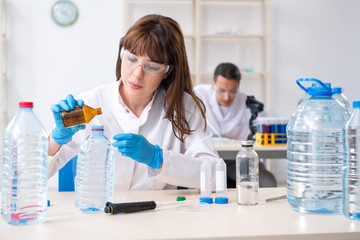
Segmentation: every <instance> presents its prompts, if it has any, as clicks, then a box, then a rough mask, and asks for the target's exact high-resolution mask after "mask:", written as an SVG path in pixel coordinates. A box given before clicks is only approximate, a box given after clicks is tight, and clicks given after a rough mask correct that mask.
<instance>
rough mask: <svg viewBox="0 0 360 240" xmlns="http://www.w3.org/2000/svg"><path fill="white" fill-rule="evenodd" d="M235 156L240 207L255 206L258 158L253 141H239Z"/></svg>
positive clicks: (257, 183)
mask: <svg viewBox="0 0 360 240" xmlns="http://www.w3.org/2000/svg"><path fill="white" fill-rule="evenodd" d="M240 143H241V150H240V151H239V152H238V154H237V155H236V192H237V203H238V204H240V205H256V204H258V202H259V194H258V190H259V157H258V155H257V154H256V152H255V151H254V149H253V145H254V141H252V140H247V141H241V142H240Z"/></svg>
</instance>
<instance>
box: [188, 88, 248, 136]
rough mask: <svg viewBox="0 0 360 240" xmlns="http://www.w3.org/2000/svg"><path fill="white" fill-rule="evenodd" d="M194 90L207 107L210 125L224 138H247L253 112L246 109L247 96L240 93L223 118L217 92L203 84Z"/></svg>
mask: <svg viewBox="0 0 360 240" xmlns="http://www.w3.org/2000/svg"><path fill="white" fill-rule="evenodd" d="M194 89H195V92H196V95H197V96H198V97H199V98H200V99H201V100H202V101H203V103H204V104H205V106H206V118H207V120H208V122H209V125H210V124H211V125H212V126H213V127H214V128H215V129H216V130H217V131H218V132H219V133H220V134H221V136H222V137H226V138H231V139H246V138H247V136H248V134H249V133H250V129H249V120H250V117H251V112H250V109H249V108H247V107H246V98H247V96H246V94H244V93H242V92H240V91H238V93H237V94H236V95H235V98H234V101H233V103H232V104H231V105H230V106H229V107H230V111H229V113H228V114H227V115H226V116H223V114H222V113H221V110H220V106H219V104H218V102H217V100H216V91H215V90H214V89H213V88H212V87H211V85H207V84H201V85H198V86H196V87H195V88H194ZM210 129H211V128H210ZM211 130H212V129H211ZM212 132H213V134H214V136H216V135H217V134H216V132H214V131H213V130H212Z"/></svg>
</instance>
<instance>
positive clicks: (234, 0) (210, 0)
mask: <svg viewBox="0 0 360 240" xmlns="http://www.w3.org/2000/svg"><path fill="white" fill-rule="evenodd" d="M263 1H264V0H200V2H216V3H219V4H221V3H226V2H263Z"/></svg>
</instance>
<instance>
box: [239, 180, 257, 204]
mask: <svg viewBox="0 0 360 240" xmlns="http://www.w3.org/2000/svg"><path fill="white" fill-rule="evenodd" d="M236 191H237V203H238V204H240V205H256V204H258V203H259V193H258V191H259V183H258V182H240V183H238V184H237V185H236Z"/></svg>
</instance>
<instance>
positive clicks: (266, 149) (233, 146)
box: [213, 138, 287, 160]
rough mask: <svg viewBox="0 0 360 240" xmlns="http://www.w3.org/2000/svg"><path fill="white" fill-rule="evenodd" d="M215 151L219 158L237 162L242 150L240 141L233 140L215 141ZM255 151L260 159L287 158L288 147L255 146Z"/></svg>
mask: <svg viewBox="0 0 360 240" xmlns="http://www.w3.org/2000/svg"><path fill="white" fill-rule="evenodd" d="M213 142H214V146H215V149H216V150H217V151H218V153H219V156H220V157H221V158H222V159H224V160H235V158H236V154H237V153H238V152H239V150H240V148H241V144H240V140H233V139H216V138H214V139H213ZM254 150H255V151H256V153H257V154H258V155H259V158H278V159H284V158H286V150H287V148H286V146H258V145H256V144H255V145H254Z"/></svg>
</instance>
